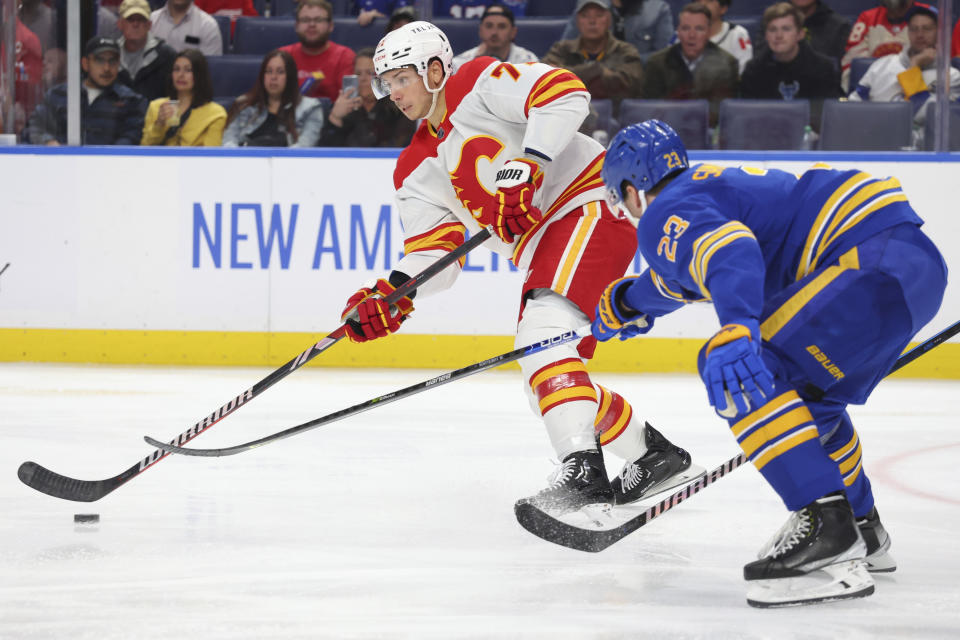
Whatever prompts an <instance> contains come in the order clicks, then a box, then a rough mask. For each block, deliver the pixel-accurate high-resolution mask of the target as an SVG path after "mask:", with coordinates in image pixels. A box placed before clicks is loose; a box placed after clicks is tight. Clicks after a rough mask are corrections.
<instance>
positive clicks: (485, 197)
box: [450, 136, 503, 227]
mask: <svg viewBox="0 0 960 640" xmlns="http://www.w3.org/2000/svg"><path fill="white" fill-rule="evenodd" d="M501 151H503V143H502V142H500V141H499V140H497V139H496V138H491V137H490V136H474V137H472V138H469V139H468V140H467V141H466V142H464V143H463V146H462V147H460V161H459V162H458V163H457V167H456V169H454V170H453V171H451V172H450V184H451V185H453V190H454V191H455V192H456V194H457V200H459V201H460V204H462V205H463V208H464V209H466V210H467V211H469V212H470V215H472V216H473V217H474V219H475V220H476V221H477V222H479V223H480V224H481V225H483V226H485V227H486V226H489V225H490V224H491V223H492V222H493V208H492V207H491V206H490V204H491V203H492V202H493V194H492V193H490V192H489V191H487V190H486V188H485V187H484V186H483V185H482V184H480V179H479V178H478V177H477V165H478V164H479V162H480V159H481V158H486V159H487V160H488V161H490V162H493V161H494V160H495V159H496V157H497V156H498V155H500V152H501Z"/></svg>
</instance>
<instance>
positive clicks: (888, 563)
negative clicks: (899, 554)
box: [865, 550, 897, 573]
mask: <svg viewBox="0 0 960 640" xmlns="http://www.w3.org/2000/svg"><path fill="white" fill-rule="evenodd" d="M865 561H866V563H867V571H869V572H870V573H893V572H894V571H896V570H897V561H896V560H894V559H893V556H891V555H890V554H889V553H887V552H886V551H882V550H881V551H877V552H875V553H874V554H873V555H869V556H867V557H866V559H865Z"/></svg>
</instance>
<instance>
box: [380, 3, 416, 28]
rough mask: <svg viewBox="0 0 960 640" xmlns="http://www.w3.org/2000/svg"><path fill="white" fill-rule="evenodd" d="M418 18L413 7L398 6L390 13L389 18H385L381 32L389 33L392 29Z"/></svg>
mask: <svg viewBox="0 0 960 640" xmlns="http://www.w3.org/2000/svg"><path fill="white" fill-rule="evenodd" d="M419 19H420V17H419V16H418V15H417V10H416V9H414V8H413V7H400V8H398V9H394V10H393V13H391V14H390V19H389V20H387V26H386V28H385V29H384V30H383V33H384V34H387V33H390V32H391V31H393V30H394V29H399V28H400V27H402V26H403V25H405V24H410V23H411V22H416V21H417V20H419Z"/></svg>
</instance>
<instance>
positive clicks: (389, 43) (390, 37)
mask: <svg viewBox="0 0 960 640" xmlns="http://www.w3.org/2000/svg"><path fill="white" fill-rule="evenodd" d="M434 58H438V59H439V60H440V63H441V64H443V71H444V76H443V81H442V82H441V83H440V86H439V87H437V88H436V89H431V88H430V83H429V82H427V69H429V67H430V61H431V60H433V59H434ZM403 67H414V68H415V69H416V70H417V73H419V74H420V77H421V78H423V85H424V86H425V87H426V88H427V91H429V92H430V93H433V94H436V93H437V92H438V91H440V90H441V89H443V86H444V85H445V84H446V83H447V78H449V77H450V74H451V73H453V49H452V48H451V47H450V40H449V39H448V38H447V36H446V34H445V33H444V32H443V31H441V30H440V28H439V27H437V26H436V25H434V24H431V23H429V22H424V21H422V20H419V21H417V22H410V23H408V24H405V25H403V26H402V27H400V28H399V29H394V30H393V31H391V32H390V33H388V34H387V35H385V36H384V37H383V39H382V40H380V44H378V45H377V49H376V51H375V52H374V54H373V71H374V73H375V74H376V75H374V77H373V81H372V85H373V93H374V95H376V96H377V99H380V98H385V97H387V96H388V95H390V88H389V86H387V83H385V82H384V81H382V80H381V79H380V76H382V75H383V74H384V73H386V72H387V71H392V70H393V69H402V68H403Z"/></svg>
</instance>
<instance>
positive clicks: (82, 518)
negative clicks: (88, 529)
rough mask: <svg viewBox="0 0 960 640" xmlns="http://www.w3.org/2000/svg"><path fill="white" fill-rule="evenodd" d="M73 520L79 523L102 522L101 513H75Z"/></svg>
mask: <svg viewBox="0 0 960 640" xmlns="http://www.w3.org/2000/svg"><path fill="white" fill-rule="evenodd" d="M73 521H74V522H76V523H78V524H95V523H97V522H100V514H99V513H75V514H73Z"/></svg>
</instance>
